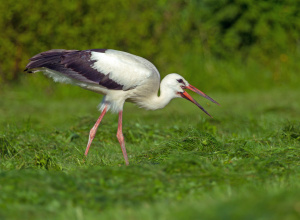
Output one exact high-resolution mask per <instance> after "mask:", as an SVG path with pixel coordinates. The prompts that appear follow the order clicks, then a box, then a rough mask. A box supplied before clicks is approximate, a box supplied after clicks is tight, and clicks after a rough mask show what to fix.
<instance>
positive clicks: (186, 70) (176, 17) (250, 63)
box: [0, 0, 300, 92]
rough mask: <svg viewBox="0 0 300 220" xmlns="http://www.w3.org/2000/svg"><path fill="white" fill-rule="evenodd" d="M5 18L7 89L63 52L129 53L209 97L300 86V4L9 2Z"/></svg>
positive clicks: (0, 38) (1, 77)
mask: <svg viewBox="0 0 300 220" xmlns="http://www.w3.org/2000/svg"><path fill="white" fill-rule="evenodd" d="M0 12H1V16H0V30H1V31H0V45H1V50H0V85H3V84H7V83H18V82H20V81H23V80H26V79H24V76H25V75H26V74H24V73H23V72H22V71H23V69H24V67H25V66H26V64H27V62H28V59H29V58H30V57H32V56H33V55H35V54H37V53H39V52H41V51H46V50H50V49H55V48H63V49H92V48H111V49H117V50H123V51H127V52H130V53H133V54H136V55H139V56H142V57H145V58H147V59H148V60H150V61H151V62H153V63H154V64H155V65H156V66H157V67H158V69H159V71H160V72H161V75H162V76H164V75H166V74H167V73H170V72H177V73H180V74H181V75H183V76H184V77H185V78H186V79H187V80H188V81H190V82H191V83H192V84H194V85H197V86H200V88H201V89H203V90H204V91H208V90H209V91H211V90H214V91H220V92H244V91H250V90H256V89H259V90H263V89H270V88H274V87H280V88H282V87H286V86H287V87H295V88H297V87H298V85H299V83H300V82H299V81H300V80H299V77H298V72H299V65H297V61H298V59H299V57H300V2H299V1H295V0H285V1H282V0H268V1H252V0H199V1H196V0H190V1H188V0H172V1H166V0H159V1H152V0H144V1H139V0H131V1H127V0H113V1H106V0H105V1H103V0H100V1H99V0H79V1H71V0H66V1H58V0H47V1H31V0H27V1H12V0H6V1H4V0H2V1H1V4H0ZM25 77H26V76H25ZM36 83H38V82H36Z"/></svg>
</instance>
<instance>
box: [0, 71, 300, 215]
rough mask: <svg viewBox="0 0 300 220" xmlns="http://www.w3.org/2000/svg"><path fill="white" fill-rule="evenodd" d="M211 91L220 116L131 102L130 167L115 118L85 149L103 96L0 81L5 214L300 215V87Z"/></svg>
mask: <svg viewBox="0 0 300 220" xmlns="http://www.w3.org/2000/svg"><path fill="white" fill-rule="evenodd" d="M36 81H42V82H41V85H42V86H37V84H36V83H35V82H36ZM200 89H201V88H200ZM204 92H206V93H207V94H208V95H210V96H211V97H212V98H214V99H215V100H216V101H218V102H219V103H220V104H221V105H220V106H217V105H215V104H213V103H208V102H207V100H205V99H203V98H202V97H198V96H196V95H195V96H194V98H196V99H197V101H199V102H200V103H201V104H202V105H203V106H204V107H205V109H206V110H207V111H208V112H209V113H210V114H211V115H212V116H213V117H214V118H213V119H211V118H209V117H207V116H206V115H205V114H204V113H203V112H202V111H201V110H200V109H198V108H197V107H196V106H194V105H193V104H192V103H190V102H187V101H186V100H183V99H176V100H173V101H172V102H171V104H170V105H169V106H167V107H166V108H165V109H162V110H158V111H145V110H143V109H139V108H137V107H136V106H134V105H132V104H126V105H125V109H124V127H123V131H124V136H125V140H126V148H127V153H128V156H129V162H130V166H128V167H126V166H125V165H124V160H123V155H122V152H121V149H120V146H119V143H118V140H117V138H116V131H117V115H113V114H107V115H106V116H105V117H104V119H103V123H102V124H101V125H100V127H99V129H98V133H97V135H96V138H95V140H94V142H93V144H92V146H91V149H90V152H89V155H88V157H87V158H85V157H84V150H85V147H86V143H87V139H88V134H89V130H90V128H91V127H92V126H93V124H94V123H95V121H96V119H97V117H98V116H99V112H98V111H97V108H96V107H97V105H98V104H99V102H100V101H101V98H102V97H101V96H99V95H97V94H94V93H92V92H89V91H85V90H82V89H80V88H76V87H74V86H69V85H59V84H53V83H52V82H50V80H47V79H44V77H43V76H36V77H34V78H30V79H29V80H27V81H26V80H25V82H23V83H21V84H20V85H15V86H10V87H8V86H7V87H5V88H1V90H0V95H1V99H0V115H1V118H0V153H1V157H0V158H1V162H0V168H1V170H0V219H79V220H80V219H299V218H300V167H299V165H300V102H299V97H300V90H292V89H288V88H280V89H279V88H277V89H273V90H268V91H261V92H258V91H253V92H247V93H242V94H238V93H232V94H224V93H214V91H204ZM190 94H191V93H190Z"/></svg>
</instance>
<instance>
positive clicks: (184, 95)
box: [179, 85, 220, 118]
mask: <svg viewBox="0 0 300 220" xmlns="http://www.w3.org/2000/svg"><path fill="white" fill-rule="evenodd" d="M185 89H189V90H191V91H193V92H195V93H197V94H199V95H201V96H203V97H204V98H207V99H208V100H210V101H212V102H213V103H216V104H218V105H220V104H219V103H218V102H216V101H215V100H213V99H212V98H211V97H209V96H208V95H206V94H205V93H204V92H202V91H200V90H199V89H197V88H196V87H194V86H192V85H188V86H186V87H185ZM179 94H180V95H181V97H182V98H185V99H187V100H189V101H191V102H192V103H194V104H195V105H197V106H198V107H199V108H200V109H201V110H202V111H204V112H205V113H206V114H207V115H208V116H210V117H211V118H212V116H211V115H210V114H209V113H208V112H207V111H206V110H205V109H204V108H203V107H202V106H201V105H200V104H199V103H198V102H196V100H195V99H193V98H192V96H190V95H189V94H188V93H187V92H186V91H184V92H180V93H179Z"/></svg>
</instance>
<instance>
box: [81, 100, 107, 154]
mask: <svg viewBox="0 0 300 220" xmlns="http://www.w3.org/2000/svg"><path fill="white" fill-rule="evenodd" d="M106 110H107V106H105V107H104V109H103V111H102V113H101V115H100V117H99V118H98V120H97V121H96V123H95V125H94V127H93V128H92V129H91V131H90V136H89V141H88V144H87V147H86V149H85V156H87V154H88V152H89V149H90V146H91V144H92V141H93V139H94V137H95V135H96V132H97V129H98V126H99V124H100V122H101V120H102V118H103V117H104V115H105V113H106Z"/></svg>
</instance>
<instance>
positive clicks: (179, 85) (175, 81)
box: [161, 73, 219, 117]
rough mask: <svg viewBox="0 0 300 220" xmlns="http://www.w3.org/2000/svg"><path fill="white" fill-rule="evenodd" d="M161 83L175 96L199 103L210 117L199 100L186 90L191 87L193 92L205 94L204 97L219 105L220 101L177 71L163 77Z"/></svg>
mask: <svg viewBox="0 0 300 220" xmlns="http://www.w3.org/2000/svg"><path fill="white" fill-rule="evenodd" d="M161 84H162V85H161V86H163V87H167V88H168V90H169V91H170V92H172V93H173V96H174V97H178V98H185V99H187V100H189V101H191V102H192V103H194V104H195V105H197V106H198V107H199V108H200V109H201V110H202V111H204V112H205V113H206V114H207V115H209V116H210V117H211V115H210V114H209V113H208V112H207V111H206V110H205V109H204V108H203V107H202V106H201V105H200V104H199V103H198V102H196V100H195V99H193V98H192V97H191V96H190V95H189V94H188V93H187V92H186V91H185V90H186V89H189V90H191V91H193V92H196V93H197V94H199V95H201V96H203V97H204V98H207V99H208V100H210V101H212V102H214V103H216V104H218V105H219V103H218V102H216V101H215V100H213V99H212V98H211V97H209V96H208V95H206V94H205V93H204V92H202V91H200V90H199V89H197V88H196V87H194V86H192V85H191V84H189V83H188V81H186V80H185V79H184V78H183V77H182V76H180V75H179V74H177V73H171V74H169V75H167V76H166V77H165V78H164V79H163V81H162V82H161Z"/></svg>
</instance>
